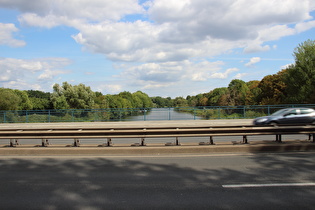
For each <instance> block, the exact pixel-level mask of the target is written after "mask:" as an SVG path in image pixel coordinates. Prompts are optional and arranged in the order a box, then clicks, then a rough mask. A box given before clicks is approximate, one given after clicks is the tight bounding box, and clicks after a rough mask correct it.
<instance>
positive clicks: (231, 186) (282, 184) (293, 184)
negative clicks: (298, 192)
mask: <svg viewBox="0 0 315 210" xmlns="http://www.w3.org/2000/svg"><path fill="white" fill-rule="evenodd" d="M309 186H315V183H314V182H309V183H269V184H231V185H222V187H224V188H255V187H309Z"/></svg>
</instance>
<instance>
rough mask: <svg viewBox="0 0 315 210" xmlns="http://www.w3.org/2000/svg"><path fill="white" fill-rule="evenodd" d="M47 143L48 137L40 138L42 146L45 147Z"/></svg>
mask: <svg viewBox="0 0 315 210" xmlns="http://www.w3.org/2000/svg"><path fill="white" fill-rule="evenodd" d="M49 144H50V143H49V141H48V139H42V147H47V146H48V145H49Z"/></svg>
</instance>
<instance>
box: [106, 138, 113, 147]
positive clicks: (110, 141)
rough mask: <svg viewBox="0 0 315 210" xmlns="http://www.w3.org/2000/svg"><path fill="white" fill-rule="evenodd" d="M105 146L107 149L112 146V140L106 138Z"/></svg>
mask: <svg viewBox="0 0 315 210" xmlns="http://www.w3.org/2000/svg"><path fill="white" fill-rule="evenodd" d="M106 146H108V147H110V146H113V143H112V139H111V138H107V143H106Z"/></svg>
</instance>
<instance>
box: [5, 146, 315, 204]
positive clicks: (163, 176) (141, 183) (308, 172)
mask: <svg viewBox="0 0 315 210" xmlns="http://www.w3.org/2000/svg"><path fill="white" fill-rule="evenodd" d="M0 166H1V171H0V186H1V187H0V195H1V197H0V204H1V208H2V209H48V210H49V209H93V210H98V209H254V208H255V209H314V206H315V199H314V198H315V153H313V152H305V153H259V154H215V155H208V154H204V155H189V156H187V155H164V156H153V155H149V156H85V157H80V156H59V157H56V156H46V157H45V156H34V157H33V156H16V157H12V156H0Z"/></svg>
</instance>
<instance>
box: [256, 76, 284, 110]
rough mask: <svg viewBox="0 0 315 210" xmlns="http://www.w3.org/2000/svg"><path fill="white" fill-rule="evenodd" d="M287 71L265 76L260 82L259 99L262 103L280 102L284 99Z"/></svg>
mask: <svg viewBox="0 0 315 210" xmlns="http://www.w3.org/2000/svg"><path fill="white" fill-rule="evenodd" d="M284 74H285V71H280V72H278V73H277V74H273V75H267V76H265V77H264V78H263V79H262V80H261V81H260V83H259V85H258V88H260V90H261V93H260V95H259V99H258V100H259V101H260V102H261V104H280V103H282V102H283V101H284V98H285V95H284V91H285V88H286V84H285V82H284Z"/></svg>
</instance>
